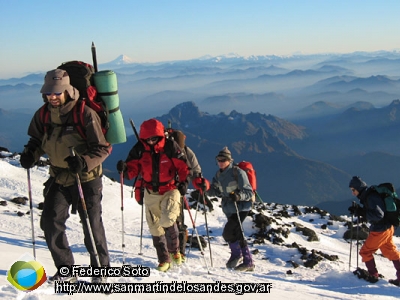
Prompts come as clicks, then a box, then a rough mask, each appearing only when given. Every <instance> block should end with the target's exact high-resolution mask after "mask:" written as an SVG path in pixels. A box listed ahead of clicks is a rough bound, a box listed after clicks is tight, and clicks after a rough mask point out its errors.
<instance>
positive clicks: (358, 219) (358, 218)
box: [356, 216, 360, 269]
mask: <svg viewBox="0 0 400 300" xmlns="http://www.w3.org/2000/svg"><path fill="white" fill-rule="evenodd" d="M359 224H360V216H357V231H356V233H357V256H356V258H357V269H358V225H359Z"/></svg>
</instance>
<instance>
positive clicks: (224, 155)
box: [216, 146, 232, 161]
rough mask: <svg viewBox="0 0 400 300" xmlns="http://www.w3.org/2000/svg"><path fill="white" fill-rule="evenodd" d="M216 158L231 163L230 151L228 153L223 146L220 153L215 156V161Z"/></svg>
mask: <svg viewBox="0 0 400 300" xmlns="http://www.w3.org/2000/svg"><path fill="white" fill-rule="evenodd" d="M218 158H220V159H223V158H224V159H227V160H229V161H231V160H232V153H231V151H229V149H228V147H226V146H225V147H224V148H222V150H221V151H219V153H218V155H217V156H216V159H218Z"/></svg>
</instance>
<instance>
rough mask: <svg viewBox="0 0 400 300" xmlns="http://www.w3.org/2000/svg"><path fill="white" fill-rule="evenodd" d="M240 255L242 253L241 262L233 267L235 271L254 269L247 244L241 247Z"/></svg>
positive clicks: (250, 270)
mask: <svg viewBox="0 0 400 300" xmlns="http://www.w3.org/2000/svg"><path fill="white" fill-rule="evenodd" d="M241 250H242V255H243V263H241V264H240V265H238V266H237V267H236V268H235V271H240V272H252V271H254V268H255V266H254V263H253V258H252V256H251V253H250V249H249V247H248V246H244V247H242V249H241Z"/></svg>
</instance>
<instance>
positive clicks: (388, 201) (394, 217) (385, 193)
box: [370, 182, 400, 227]
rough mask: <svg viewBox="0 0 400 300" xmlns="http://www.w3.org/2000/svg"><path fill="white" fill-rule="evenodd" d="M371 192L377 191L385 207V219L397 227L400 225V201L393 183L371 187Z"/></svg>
mask: <svg viewBox="0 0 400 300" xmlns="http://www.w3.org/2000/svg"><path fill="white" fill-rule="evenodd" d="M370 189H371V191H376V192H377V193H378V194H379V195H380V196H381V198H382V200H383V203H384V205H385V219H386V220H387V221H388V222H389V223H390V224H392V225H393V226H395V227H398V226H399V225H400V199H399V198H398V197H397V193H396V191H395V189H394V186H393V184H392V183H389V182H386V183H381V184H379V185H372V186H370Z"/></svg>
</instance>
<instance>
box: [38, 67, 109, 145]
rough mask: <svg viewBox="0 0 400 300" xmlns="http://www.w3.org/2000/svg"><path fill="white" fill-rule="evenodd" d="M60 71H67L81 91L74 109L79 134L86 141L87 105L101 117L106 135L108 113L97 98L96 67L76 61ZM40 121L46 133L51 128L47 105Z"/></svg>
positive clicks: (71, 80) (41, 109)
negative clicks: (94, 76)
mask: <svg viewBox="0 0 400 300" xmlns="http://www.w3.org/2000/svg"><path fill="white" fill-rule="evenodd" d="M58 69H62V70H65V71H67V73H68V75H69V78H70V84H71V85H72V86H73V87H75V88H76V89H77V90H78V91H79V95H80V96H79V100H78V103H77V105H75V106H74V108H73V119H74V124H73V125H74V126H75V127H76V129H77V131H78V132H79V134H80V135H81V136H82V138H84V139H86V134H85V129H84V128H85V124H84V113H83V112H84V109H85V105H87V106H89V107H90V108H91V109H93V110H94V111H95V112H96V113H97V114H98V115H99V117H100V120H101V128H102V131H103V134H104V135H105V134H106V133H107V130H108V129H109V121H108V111H107V109H106V106H105V104H104V102H103V101H102V100H101V97H97V95H98V94H97V89H96V87H95V86H94V83H93V74H94V67H93V66H92V65H90V64H88V63H85V62H82V61H77V60H74V61H69V62H65V63H63V64H61V65H60V66H58ZM40 119H41V121H42V123H43V124H44V130H45V132H46V131H47V129H48V127H49V126H50V112H49V110H48V107H47V103H45V104H44V105H43V106H42V107H41V108H40Z"/></svg>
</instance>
